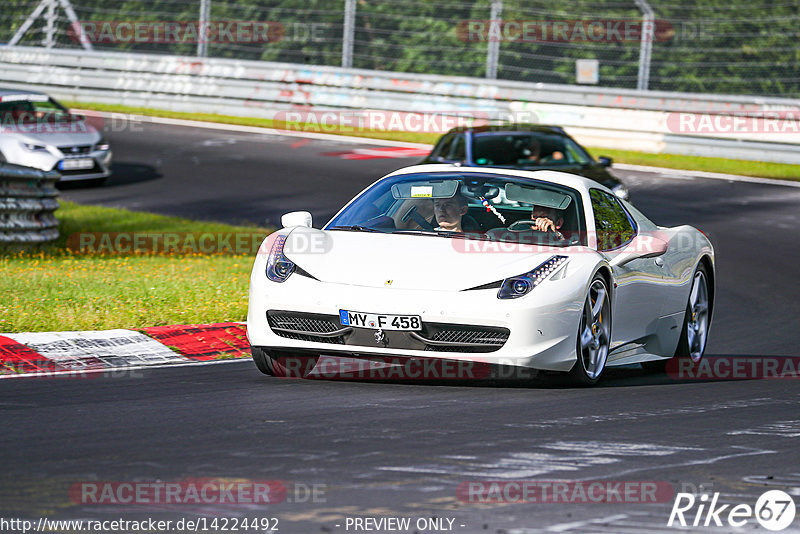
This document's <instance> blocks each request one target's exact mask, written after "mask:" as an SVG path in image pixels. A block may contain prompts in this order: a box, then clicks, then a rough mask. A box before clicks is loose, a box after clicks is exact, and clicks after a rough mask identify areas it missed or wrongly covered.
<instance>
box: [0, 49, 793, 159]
mask: <svg viewBox="0 0 800 534" xmlns="http://www.w3.org/2000/svg"><path fill="white" fill-rule="evenodd" d="M0 69H2V72H3V74H2V75H0V76H2V82H0V83H2V84H3V85H6V86H12V87H25V88H37V89H40V90H44V91H47V92H49V93H51V94H53V95H55V96H57V97H59V98H62V99H68V100H73V101H79V102H81V101H82V102H105V103H114V104H124V105H129V106H143V107H150V108H162V109H169V110H173V111H191V112H198V111H202V112H205V113H218V114H224V115H237V116H250V117H262V118H275V117H276V116H279V114H280V113H281V112H284V111H286V110H292V109H304V110H307V109H314V108H319V109H337V110H345V109H352V110H363V109H370V110H387V111H398V112H411V113H421V114H425V113H444V114H450V115H467V116H475V117H479V118H486V119H491V120H498V119H505V120H508V119H522V120H532V121H538V122H541V123H548V124H559V125H562V126H565V127H566V128H567V130H568V131H569V132H570V133H572V134H573V135H575V136H576V137H577V138H578V140H579V141H581V142H583V143H584V144H588V145H591V146H597V147H605V148H621V149H632V150H644V151H649V152H665V153H677V154H693V155H702V156H717V157H727V158H734V159H752V160H760V161H772V162H782V163H795V164H800V150H798V148H800V121H798V119H800V100H796V99H782V98H768V97H746V96H720V95H698V94H683V93H666V92H655V91H647V92H641V91H634V90H624V89H607V88H598V87H585V86H561V85H548V84H531V83H522V82H512V81H502V80H484V79H477V78H466V77H464V78H459V77H445V76H435V75H418V74H405V73H395V72H379V71H366V70H359V69H342V68H337V67H324V66H308V65H294V64H286V63H271V62H258V61H242V60H233V59H222V58H204V59H198V58H192V57H182V56H160V55H148V54H124V53H117V52H87V51H82V50H58V49H49V50H48V49H43V48H35V47H5V48H0ZM776 113H777V114H779V116H778V119H776V120H779V121H780V128H779V129H778V130H776V129H775V127H774V125H773V127H769V124H768V125H766V126H764V125H763V124H761V125H758V124H756V125H755V126H753V125H749V126H748V125H745V128H744V130H741V129H739V130H737V129H736V128H734V126H735V125H734V124H733V122H732V121H733V120H734V119H733V118H732V117H731V115H732V114H739V115H758V116H761V115H765V114H766V115H768V116H769V114H776ZM720 118H722V119H726V120H728V119H729V121H728V122H730V127H729V128H728V130H726V126H725V125H724V124H722V123H720V122H719V120H718V119H720ZM684 119H685V120H684ZM714 120H717V123H715V122H714ZM754 124H755V123H754ZM708 125H710V127H708ZM698 126H699V128H698ZM693 128H694V129H693Z"/></svg>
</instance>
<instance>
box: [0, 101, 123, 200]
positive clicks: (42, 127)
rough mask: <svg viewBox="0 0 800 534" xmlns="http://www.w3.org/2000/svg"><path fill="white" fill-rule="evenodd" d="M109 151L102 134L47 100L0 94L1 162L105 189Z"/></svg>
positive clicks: (55, 103)
mask: <svg viewBox="0 0 800 534" xmlns="http://www.w3.org/2000/svg"><path fill="white" fill-rule="evenodd" d="M111 156H112V154H111V150H110V149H109V146H108V142H107V141H106V139H105V137H104V136H103V135H102V133H101V132H99V131H98V129H97V128H96V127H95V126H94V125H92V124H90V123H89V122H88V119H87V118H86V117H84V116H81V115H76V114H72V113H70V112H69V110H68V109H66V108H65V107H64V106H62V105H61V104H59V103H58V102H57V101H55V100H54V99H52V98H50V97H49V96H48V95H46V94H44V93H40V92H36V91H26V90H18V89H0V162H2V161H5V162H8V163H14V164H17V165H24V166H26V167H33V168H36V169H41V170H44V171H50V170H55V171H58V172H59V173H61V176H62V178H61V180H62V181H67V180H70V181H72V180H90V181H92V183H96V184H98V185H99V184H101V183H103V182H104V181H105V180H106V178H108V176H109V175H110V174H111Z"/></svg>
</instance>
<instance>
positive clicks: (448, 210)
mask: <svg viewBox="0 0 800 534" xmlns="http://www.w3.org/2000/svg"><path fill="white" fill-rule="evenodd" d="M467 211H469V208H468V207H467V199H466V198H465V197H464V195H462V194H461V193H456V194H455V195H453V196H452V197H450V198H436V199H434V200H433V214H434V216H435V217H436V224H438V225H439V226H438V227H437V228H436V230H444V231H447V232H463V231H464V229H463V228H462V221H461V219H462V218H463V217H464V215H466V214H467Z"/></svg>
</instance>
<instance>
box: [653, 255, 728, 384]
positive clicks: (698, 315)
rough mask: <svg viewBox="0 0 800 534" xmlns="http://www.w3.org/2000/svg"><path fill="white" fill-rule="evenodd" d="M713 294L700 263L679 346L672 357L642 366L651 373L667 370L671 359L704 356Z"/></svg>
mask: <svg viewBox="0 0 800 534" xmlns="http://www.w3.org/2000/svg"><path fill="white" fill-rule="evenodd" d="M712 306H713V298H712V294H711V288H710V287H709V285H708V270H707V269H706V267H705V265H703V264H700V265H698V266H697V269H695V271H694V276H693V277H692V287H691V289H690V290H689V298H688V299H687V300H686V312H685V313H684V315H683V327H682V328H681V335H680V338H679V339H678V347H677V348H676V349H675V354H674V355H673V356H672V358H666V359H663V360H655V361H652V362H643V363H642V367H643V368H644V370H645V371H648V372H651V373H664V372H665V371H666V369H667V363H668V362H670V361H672V359H687V358H688V359H690V360H692V362H694V363H698V362H699V361H700V360H701V359H702V358H703V353H704V352H705V350H706V342H707V341H708V329H709V327H710V326H711V308H712Z"/></svg>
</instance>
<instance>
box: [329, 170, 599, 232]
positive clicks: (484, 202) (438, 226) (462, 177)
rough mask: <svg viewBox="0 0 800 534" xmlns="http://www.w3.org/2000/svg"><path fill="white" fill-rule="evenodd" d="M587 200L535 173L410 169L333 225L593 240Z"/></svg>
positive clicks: (388, 180) (368, 193)
mask: <svg viewBox="0 0 800 534" xmlns="http://www.w3.org/2000/svg"><path fill="white" fill-rule="evenodd" d="M580 198H581V197H580V194H579V193H578V192H577V191H575V190H574V189H570V188H568V187H564V186H560V185H556V184H551V183H548V182H541V181H537V180H531V179H529V178H519V177H513V176H504V175H496V174H473V173H464V174H458V173H452V172H436V173H414V174H403V175H398V176H393V177H390V178H386V179H383V180H381V181H380V182H378V183H376V184H375V185H373V186H372V187H370V188H369V189H368V190H367V191H365V192H364V193H362V194H361V195H360V196H359V197H357V198H356V199H355V200H354V201H353V202H352V203H351V204H350V205H348V206H347V207H346V208H345V209H344V210H342V212H341V213H339V214H338V215H337V216H336V217H334V218H333V220H331V222H329V223H328V224H327V226H326V227H325V229H326V230H342V231H353V232H385V233H401V234H402V233H411V234H422V235H431V236H439V237H447V238H470V239H488V240H494V241H505V242H520V243H528V244H540V245H552V246H569V245H577V244H581V245H585V244H586V243H585V236H586V232H585V223H584V217H583V209H582V204H581V200H580ZM539 219H547V220H549V221H550V222H551V223H552V224H551V225H547V226H546V227H543V225H542V224H543V223H544V221H540V224H539V226H538V227H536V226H535V225H534V223H535V222H536V221H537V220H539ZM525 221H527V222H525Z"/></svg>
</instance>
